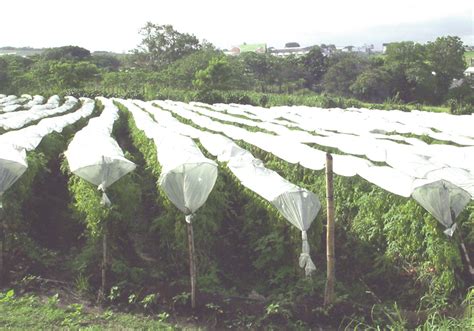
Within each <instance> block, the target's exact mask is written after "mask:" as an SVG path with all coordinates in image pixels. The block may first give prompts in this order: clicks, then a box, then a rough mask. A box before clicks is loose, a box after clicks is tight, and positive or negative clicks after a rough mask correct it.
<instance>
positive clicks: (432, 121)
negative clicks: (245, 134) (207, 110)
mask: <svg viewBox="0 0 474 331" xmlns="http://www.w3.org/2000/svg"><path fill="white" fill-rule="evenodd" d="M214 106H215V107H216V108H217V109H221V110H228V109H229V108H232V109H233V110H241V111H244V112H245V113H247V115H253V116H256V118H258V119H263V120H265V121H274V120H276V119H284V120H286V121H287V122H288V123H290V125H292V126H297V127H300V128H302V129H305V130H308V131H315V130H326V131H337V132H340V133H347V134H355V135H364V134H367V133H375V132H384V133H399V134H414V135H419V136H421V135H427V136H430V137H431V138H433V139H437V140H444V141H452V142H455V143H458V144H460V145H471V146H472V145H474V132H473V131H472V129H471V128H472V126H473V125H474V116H473V115H451V114H447V113H433V112H426V111H411V112H403V111H399V110H390V111H387V110H375V109H365V108H349V109H340V108H319V107H307V106H279V107H272V108H270V109H268V108H261V107H254V106H249V105H237V104H230V105H226V104H216V105H214Z"/></svg>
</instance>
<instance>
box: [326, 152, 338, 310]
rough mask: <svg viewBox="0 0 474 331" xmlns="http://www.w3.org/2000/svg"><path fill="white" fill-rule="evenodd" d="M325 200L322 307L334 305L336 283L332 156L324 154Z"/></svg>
mask: <svg viewBox="0 0 474 331" xmlns="http://www.w3.org/2000/svg"><path fill="white" fill-rule="evenodd" d="M326 199H327V228H326V258H327V279H326V289H325V292H324V306H328V305H331V304H333V303H334V299H335V294H334V285H335V282H336V273H335V264H336V261H335V260H336V256H335V249H334V184H333V171H332V156H331V154H329V153H326Z"/></svg>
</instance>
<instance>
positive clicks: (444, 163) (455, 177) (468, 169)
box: [187, 104, 474, 197]
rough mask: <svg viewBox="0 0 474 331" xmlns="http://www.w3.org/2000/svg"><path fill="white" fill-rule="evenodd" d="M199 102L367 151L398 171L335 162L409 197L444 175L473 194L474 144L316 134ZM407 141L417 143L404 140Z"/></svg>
mask: <svg viewBox="0 0 474 331" xmlns="http://www.w3.org/2000/svg"><path fill="white" fill-rule="evenodd" d="M195 105H196V106H187V109H189V110H191V111H194V112H197V113H200V114H203V115H205V116H208V117H212V118H217V119H219V120H221V121H227V122H231V123H237V124H244V125H247V126H253V127H258V128H260V129H264V130H267V131H270V132H273V133H275V134H277V135H278V136H280V137H282V138H284V139H285V140H291V141H294V142H298V143H314V144H318V145H321V146H327V147H333V148H338V149H339V150H340V151H342V152H343V153H348V154H353V155H363V156H366V157H367V158H369V159H370V160H372V161H375V162H385V163H387V164H388V165H389V166H390V167H391V168H393V169H395V171H393V170H390V168H388V167H386V168H374V167H373V165H372V164H371V163H369V162H366V161H365V160H362V159H356V158H354V157H352V156H350V155H349V156H338V155H335V160H334V166H335V172H336V173H338V174H340V175H343V176H353V175H355V174H359V175H360V176H362V177H364V178H365V179H367V180H369V181H372V182H374V184H376V185H379V186H381V187H382V188H384V189H386V190H388V191H391V192H392V193H395V194H398V195H402V196H405V197H408V196H410V194H411V193H412V191H413V190H414V189H415V188H416V187H418V186H419V185H420V183H421V184H424V183H425V182H424V181H423V182H420V181H417V180H416V179H428V180H431V181H437V180H443V179H444V180H448V181H451V182H453V183H454V184H455V185H457V186H459V187H461V188H463V189H465V190H466V191H468V192H470V193H471V196H473V197H474V147H473V146H470V147H457V146H448V145H442V144H433V145H428V144H426V143H424V142H422V141H421V140H418V139H416V138H405V139H402V138H401V137H399V138H398V140H401V141H402V142H403V143H396V142H394V141H390V140H387V138H389V137H390V136H386V135H382V134H368V133H367V134H366V135H364V136H357V135H354V134H351V135H349V134H338V133H334V132H329V131H324V132H322V131H317V132H318V133H319V135H314V134H310V133H309V132H306V131H301V130H295V129H292V130H290V129H288V128H287V127H285V126H284V125H280V124H275V123H271V122H261V121H257V120H250V119H244V118H242V116H245V114H247V113H246V112H244V111H243V110H239V107H236V106H234V107H231V106H224V105H219V107H212V108H214V109H219V110H225V109H227V110H228V111H229V113H233V114H236V115H239V116H240V117H236V116H230V115H227V114H223V113H219V112H215V111H214V112H213V111H210V110H209V109H211V106H209V105H205V104H195ZM203 107H206V108H203ZM251 109H252V111H253V112H254V113H255V114H256V113H259V112H261V114H260V115H259V118H260V120H264V118H265V115H264V112H263V111H261V110H259V111H257V109H259V108H257V107H252V108H251ZM267 112H271V110H268V109H267ZM267 117H268V115H267ZM260 139H261V140H262V141H264V140H267V141H268V142H269V143H271V141H272V140H275V139H274V137H273V136H272V135H266V134H263V135H260ZM405 142H409V143H413V144H415V145H409V144H405ZM280 154H281V155H285V154H286V155H288V156H287V159H289V158H290V157H289V156H290V155H292V154H294V153H292V152H291V151H290V150H289V149H288V151H287V152H286V153H285V152H281V153H280ZM349 161H350V162H349ZM321 162H322V161H321ZM302 165H304V164H302ZM378 173H381V175H382V176H379V175H378ZM388 175H392V176H394V177H396V178H398V180H397V181H395V180H392V181H391V182H390V180H389V181H386V180H385V179H384V178H386V177H389V176H388ZM397 183H398V184H397Z"/></svg>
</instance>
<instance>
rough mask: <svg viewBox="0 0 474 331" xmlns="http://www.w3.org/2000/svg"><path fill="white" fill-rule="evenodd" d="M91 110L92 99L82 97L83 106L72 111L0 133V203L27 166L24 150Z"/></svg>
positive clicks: (86, 114)
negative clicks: (19, 128)
mask: <svg viewBox="0 0 474 331" xmlns="http://www.w3.org/2000/svg"><path fill="white" fill-rule="evenodd" d="M93 110H94V103H93V101H92V100H90V99H84V100H83V106H82V107H81V108H80V109H79V110H77V111H76V112H74V113H71V114H68V115H63V116H58V117H53V118H47V119H43V120H41V121H40V122H39V123H38V124H36V125H32V126H29V127H27V128H25V129H21V130H17V131H10V132H7V133H4V134H2V135H0V203H1V196H2V195H3V193H4V192H5V191H6V190H7V189H8V188H9V187H11V185H13V184H14V183H15V181H17V180H18V179H19V178H20V177H21V175H22V174H23V173H24V172H25V171H26V169H27V168H28V164H27V160H26V152H27V151H30V150H33V149H35V148H36V147H37V146H38V144H39V143H40V142H41V140H42V139H43V137H44V136H46V135H47V134H49V133H51V132H61V131H62V129H63V128H64V127H66V126H67V125H70V124H73V123H75V122H76V121H78V120H79V119H80V118H83V117H86V116H89V115H90V114H92V111H93Z"/></svg>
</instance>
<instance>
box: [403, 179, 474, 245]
mask: <svg viewBox="0 0 474 331" xmlns="http://www.w3.org/2000/svg"><path fill="white" fill-rule="evenodd" d="M412 197H413V199H415V200H416V201H418V203H419V204H420V205H422V206H423V208H425V209H426V210H427V211H428V212H429V213H430V214H431V215H433V216H434V218H436V219H437V220H438V221H439V222H440V223H441V224H443V225H444V226H445V227H446V230H445V231H444V233H446V234H447V235H449V236H452V235H453V233H454V230H455V229H456V223H455V220H456V218H457V217H458V215H459V214H460V213H461V212H462V211H463V209H464V207H466V205H467V204H468V203H469V201H470V198H471V197H470V194H469V193H468V192H466V191H465V190H463V189H461V188H459V187H457V186H455V185H453V184H451V183H450V182H448V181H445V180H438V181H435V182H432V183H428V184H425V185H422V186H419V187H417V188H416V189H415V190H414V191H413V194H412Z"/></svg>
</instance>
